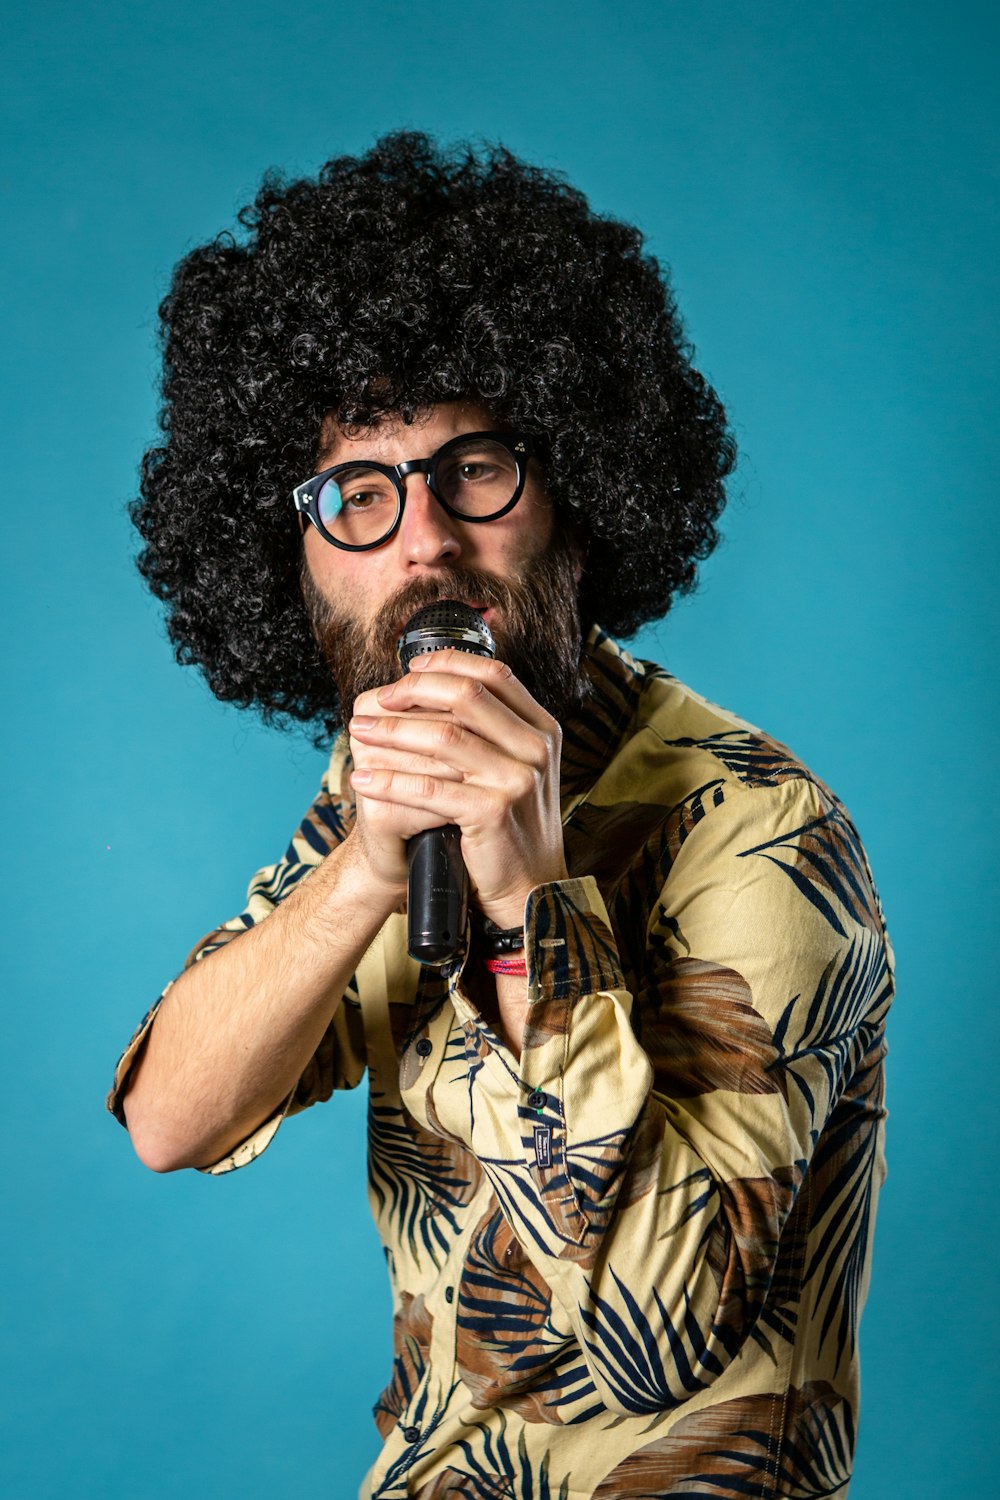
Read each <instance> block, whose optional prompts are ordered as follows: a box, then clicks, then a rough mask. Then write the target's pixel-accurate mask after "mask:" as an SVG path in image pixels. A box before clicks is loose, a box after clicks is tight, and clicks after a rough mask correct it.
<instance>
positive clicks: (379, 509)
mask: <svg viewBox="0 0 1000 1500" xmlns="http://www.w3.org/2000/svg"><path fill="white" fill-rule="evenodd" d="M431 480H432V483H433V486H434V489H435V490H436V492H437V494H438V497H439V498H440V499H441V500H443V501H444V502H445V504H446V505H448V506H450V507H451V509H452V510H454V511H457V512H458V513H459V514H460V515H464V516H471V517H473V518H475V519H477V520H486V519H488V518H489V517H490V516H492V515H495V514H496V512H497V511H501V510H503V508H504V507H505V506H506V505H507V504H508V503H509V501H510V500H511V499H512V498H513V495H514V492H515V490H516V489H517V464H516V462H515V460H514V457H513V455H512V454H511V453H509V452H508V451H507V449H506V448H505V447H504V446H503V444H502V443H498V442H496V441H494V440H493V439H489V438H479V439H471V440H470V441H469V442H468V443H458V444H456V445H455V446H454V447H449V450H448V452H447V453H446V454H444V456H443V457H442V458H441V459H440V460H439V461H437V462H436V464H435V466H434V472H433V474H432V476H431ZM316 502H317V506H318V509H319V518H320V520H321V521H322V523H323V525H324V526H325V528H326V530H327V531H328V532H330V534H331V536H334V537H336V538H337V540H338V541H341V542H346V543H347V544H348V545H349V546H352V547H358V546H364V545H365V544H366V543H371V542H376V541H379V540H380V539H381V538H382V537H384V536H388V534H389V532H390V531H391V530H392V528H393V526H394V525H395V524H396V517H397V515H398V513H399V495H398V493H397V491H396V486H395V484H394V483H393V480H392V479H391V478H390V477H389V475H388V474H383V473H382V471H381V470H380V469H374V468H370V467H368V466H366V465H365V464H364V463H360V464H352V465H351V466H350V468H348V469H343V470H341V471H340V472H339V473H338V474H335V475H333V476H332V477H331V478H330V479H328V480H327V481H326V483H325V484H324V485H323V486H322V487H321V489H320V491H319V494H318V495H317V497H316Z"/></svg>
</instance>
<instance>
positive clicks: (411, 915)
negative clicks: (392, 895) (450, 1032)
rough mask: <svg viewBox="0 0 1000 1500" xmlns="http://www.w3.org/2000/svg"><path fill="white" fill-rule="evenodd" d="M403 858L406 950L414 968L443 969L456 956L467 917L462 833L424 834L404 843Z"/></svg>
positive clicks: (444, 830) (436, 831)
mask: <svg viewBox="0 0 1000 1500" xmlns="http://www.w3.org/2000/svg"><path fill="white" fill-rule="evenodd" d="M407 854H408V858H409V883H408V895H407V902H406V926H407V935H406V946H407V949H408V950H409V954H410V957H411V958H415V959H416V960H417V962H418V963H422V964H429V965H430V966H431V967H433V968H442V967H444V965H446V964H448V963H450V962H451V960H452V959H453V958H454V957H455V954H456V952H457V951H458V947H459V944H460V943H461V941H462V938H463V936H464V934H465V923H466V918H467V916H468V912H469V874H468V871H467V870H466V868H465V861H464V860H463V858H462V832H461V829H460V828H457V827H456V826H455V824H454V823H449V824H447V825H446V826H445V827H444V828H425V829H424V831H423V833H417V834H414V836H413V838H411V839H410V840H409V842H408V844H407Z"/></svg>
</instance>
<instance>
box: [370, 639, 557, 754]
mask: <svg viewBox="0 0 1000 1500" xmlns="http://www.w3.org/2000/svg"><path fill="white" fill-rule="evenodd" d="M454 654H455V656H456V657H457V656H459V654H460V653H458V652H456V653H454ZM450 666H451V663H449V668H450ZM482 666H484V667H486V668H489V669H491V670H489V671H486V672H484V671H480V672H467V671H465V670H464V668H463V669H462V670H459V671H451V670H449V671H447V672H445V671H431V670H428V669H427V668H424V669H422V670H421V671H420V672H419V673H417V674H409V675H407V676H406V677H404V678H401V679H400V681H399V682H395V683H392V684H391V685H390V686H389V687H386V688H380V689H379V693H378V701H379V704H380V706H381V707H382V708H383V709H389V710H391V711H392V712H393V713H406V714H408V713H413V712H419V713H421V714H424V715H429V714H431V713H433V712H434V711H437V712H439V713H440V712H447V713H449V714H450V715H452V716H453V717H454V718H455V719H457V720H458V722H459V723H460V724H462V725H463V727H464V728H466V729H471V730H473V731H474V732H475V733H476V734H479V735H481V736H482V737H483V738H484V739H488V740H490V741H492V742H493V743H494V744H497V745H500V746H506V745H508V744H510V743H511V736H515V737H516V739H515V743H519V744H520V746H521V748H522V749H524V748H525V747H526V746H527V743H528V742H527V740H525V738H524V732H525V730H527V731H529V732H530V734H532V735H534V736H539V735H540V736H542V737H543V738H544V740H545V741H546V743H547V744H558V742H559V740H560V736H561V731H560V728H559V725H558V723H557V722H556V720H555V719H553V718H552V717H551V715H550V714H547V713H546V712H545V710H544V709H543V708H541V707H540V706H539V704H537V703H536V702H535V701H534V699H533V698H532V697H531V695H530V694H529V693H528V692H527V690H526V689H525V688H523V687H522V685H521V684H520V683H519V682H517V679H516V678H514V677H513V676H512V675H507V676H502V675H500V674H501V673H504V674H509V673H510V669H509V667H506V666H504V664H503V663H502V662H487V663H483V664H482ZM494 689H498V691H494ZM515 753H517V752H515Z"/></svg>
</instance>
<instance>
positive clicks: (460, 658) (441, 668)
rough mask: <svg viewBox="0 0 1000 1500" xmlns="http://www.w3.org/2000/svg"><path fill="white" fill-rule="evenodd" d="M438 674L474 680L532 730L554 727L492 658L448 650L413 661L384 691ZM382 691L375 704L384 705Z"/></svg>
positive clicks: (501, 663)
mask: <svg viewBox="0 0 1000 1500" xmlns="http://www.w3.org/2000/svg"><path fill="white" fill-rule="evenodd" d="M442 673H444V674H446V675H449V676H453V677H466V678H475V679H476V680H477V681H479V682H481V683H482V684H483V685H484V686H485V687H486V688H488V690H489V692H490V693H491V695H492V696H493V697H494V698H496V699H498V700H499V702H501V703H503V704H505V705H506V706H507V707H508V708H509V709H510V710H511V711H512V712H513V713H515V714H517V716H518V717H519V718H521V719H524V720H525V722H526V723H528V724H532V725H533V726H534V727H535V728H536V729H542V730H547V729H548V728H549V727H550V726H551V725H553V724H554V723H555V720H554V719H553V718H552V716H551V714H548V713H546V711H545V709H544V708H542V706H541V704H540V703H537V702H536V701H535V699H534V698H533V697H532V696H531V694H530V693H529V692H528V689H527V688H526V687H525V686H524V684H523V682H521V681H520V679H519V678H517V677H515V675H514V673H513V672H512V671H511V669H510V667H509V666H508V665H507V663H506V662H504V661H497V660H496V659H495V658H493V657H488V656H476V655H473V654H472V653H471V652H469V651H456V650H454V649H453V648H451V647H449V648H447V649H446V650H444V651H433V652H428V654H427V655H426V656H417V657H414V659H413V661H412V662H411V663H410V670H409V671H408V672H407V673H405V674H404V676H402V677H400V678H399V679H398V680H397V681H396V682H394V683H389V684H388V687H389V688H391V689H401V690H405V689H406V688H409V689H411V690H412V689H413V688H414V686H415V685H416V683H417V682H419V681H421V680H422V679H424V678H425V677H426V676H427V675H428V674H430V675H431V676H438V675H440V674H442ZM386 691H387V689H386V688H379V689H378V690H377V696H378V699H379V702H381V703H385V702H386V701H387V700H386V697H385V694H386ZM388 701H390V702H395V698H394V697H393V696H390V698H389V700H388Z"/></svg>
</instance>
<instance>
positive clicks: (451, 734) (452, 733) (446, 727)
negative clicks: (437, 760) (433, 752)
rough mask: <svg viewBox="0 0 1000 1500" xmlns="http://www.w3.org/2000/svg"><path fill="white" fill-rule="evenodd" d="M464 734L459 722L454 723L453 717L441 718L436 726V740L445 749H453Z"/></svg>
mask: <svg viewBox="0 0 1000 1500" xmlns="http://www.w3.org/2000/svg"><path fill="white" fill-rule="evenodd" d="M464 734H465V731H464V729H463V728H462V726H461V724H456V723H455V720H454V719H443V720H442V721H441V723H440V724H439V725H438V728H437V741H438V744H439V745H441V746H443V747H444V748H445V749H453V748H454V747H455V746H456V745H457V744H458V743H459V742H460V741H461V739H462V738H463V736H464Z"/></svg>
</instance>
